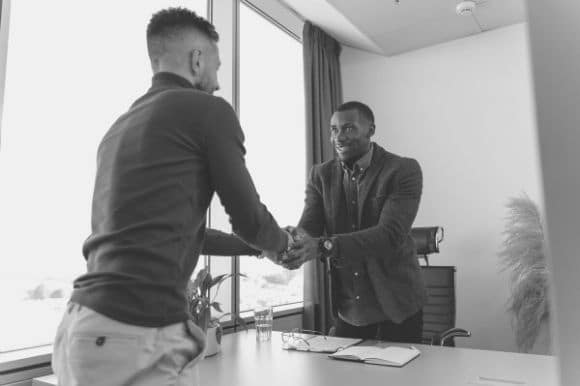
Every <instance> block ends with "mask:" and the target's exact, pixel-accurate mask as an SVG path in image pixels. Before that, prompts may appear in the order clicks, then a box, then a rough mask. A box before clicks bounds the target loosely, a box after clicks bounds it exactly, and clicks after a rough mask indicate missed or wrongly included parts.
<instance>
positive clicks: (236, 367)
mask: <svg viewBox="0 0 580 386" xmlns="http://www.w3.org/2000/svg"><path fill="white" fill-rule="evenodd" d="M281 346H282V340H281V338H280V333H279V332H274V333H273V334H272V341H271V342H267V343H257V342H256V339H255V331H254V330H250V331H247V332H239V333H235V334H230V335H226V336H224V338H223V342H222V352H221V353H219V354H218V355H216V356H213V357H210V358H206V359H204V360H203V361H202V362H201V364H200V366H199V369H200V378H201V384H202V385H212V386H232V385H236V386H272V385H276V386H278V385H288V386H297V385H312V386H326V385H328V386H339V385H349V386H350V385H355V386H367V385H389V386H406V385H409V386H420V385H429V386H466V385H477V383H470V382H473V381H476V380H477V377H478V376H486V377H495V378H501V379H509V380H513V381H522V382H526V383H525V385H527V386H557V384H558V383H557V377H556V358H554V357H551V356H545V355H531V354H517V353H508V352H501V351H486V350H472V349H464V348H455V347H434V346H424V345H416V347H417V348H418V349H419V350H421V356H419V357H418V358H417V359H415V360H413V361H412V362H410V363H409V364H408V365H407V366H405V367H403V368H395V367H386V366H376V365H367V364H363V363H357V362H348V361H338V360H333V359H330V358H328V356H327V355H326V354H316V353H307V352H297V351H286V350H283V349H282V348H281ZM44 380H45V383H40V382H38V381H37V382H36V383H33V384H34V385H54V381H53V383H48V381H49V380H50V378H49V377H44ZM53 380H54V378H53ZM502 385H504V386H512V384H508V383H504V384H502Z"/></svg>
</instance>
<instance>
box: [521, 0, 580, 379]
mask: <svg viewBox="0 0 580 386" xmlns="http://www.w3.org/2000/svg"><path fill="white" fill-rule="evenodd" d="M528 12H529V15H530V35H531V46H532V54H533V63H534V80H535V90H536V105H537V112H538V114H537V116H538V133H539V142H540V150H541V158H542V170H543V175H544V181H543V184H544V185H543V186H544V191H545V192H546V193H545V196H546V200H545V202H546V213H547V215H548V218H547V224H548V234H549V239H550V259H549V263H550V265H549V266H550V269H551V272H552V273H553V276H552V277H553V290H552V291H551V294H552V298H555V300H556V302H555V303H556V307H554V308H555V310H554V309H552V311H555V312H553V316H554V317H553V319H552V327H553V331H554V336H555V337H556V339H555V341H556V344H555V350H554V351H555V352H556V354H557V355H558V357H559V370H560V384H561V385H563V386H564V385H566V386H567V385H578V379H579V378H580V366H578V358H579V357H580V333H579V332H578V325H579V324H580V308H579V307H578V298H579V297H580V284H579V282H578V272H580V260H579V259H578V229H579V228H580V206H579V205H578V197H579V196H580V169H579V168H578V164H580V152H578V147H579V146H580V130H578V122H580V109H578V106H580V77H578V68H579V67H580V45H578V34H579V33H580V25H579V24H578V19H579V18H580V3H577V2H570V1H566V0H553V1H550V2H546V1H542V0H531V1H529V2H528Z"/></svg>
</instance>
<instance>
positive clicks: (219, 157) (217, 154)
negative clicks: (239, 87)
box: [207, 100, 287, 252]
mask: <svg viewBox="0 0 580 386" xmlns="http://www.w3.org/2000/svg"><path fill="white" fill-rule="evenodd" d="M217 107H218V108H217V110H216V111H215V112H214V117H213V118H214V119H215V126H214V127H211V129H210V130H208V132H207V143H208V161H209V162H208V163H209V172H210V177H211V180H212V183H213V186H214V187H215V190H216V192H217V194H218V196H219V198H220V201H221V203H222V205H223V206H224V208H225V210H226V213H227V214H228V215H229V217H230V222H231V224H232V229H233V231H234V233H236V234H237V235H238V236H240V237H241V238H242V239H243V240H244V241H245V242H246V243H247V244H249V245H251V246H252V247H253V248H255V249H260V250H267V251H275V252H278V251H281V250H284V249H285V248H286V246H287V238H286V235H285V233H284V232H283V231H282V230H281V229H280V227H279V226H278V224H277V223H276V221H275V220H274V218H273V217H272V215H271V214H270V212H269V211H268V210H267V209H266V207H265V206H264V205H263V204H262V203H261V202H260V199H259V197H258V193H257V192H256V188H255V186H254V183H253V181H252V178H251V176H250V173H249V172H248V170H247V168H246V164H245V159H244V156H245V149H244V146H243V142H244V136H243V133H242V130H241V128H240V126H239V122H238V120H237V118H236V116H235V114H234V112H233V110H231V107H230V106H229V105H227V104H226V103H225V102H223V101H221V100H220V101H218V106H217Z"/></svg>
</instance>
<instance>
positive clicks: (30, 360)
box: [0, 344, 52, 384]
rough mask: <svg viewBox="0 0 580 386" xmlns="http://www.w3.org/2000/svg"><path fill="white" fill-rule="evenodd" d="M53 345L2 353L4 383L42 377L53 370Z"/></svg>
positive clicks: (0, 358)
mask: <svg viewBox="0 0 580 386" xmlns="http://www.w3.org/2000/svg"><path fill="white" fill-rule="evenodd" d="M51 358H52V345H51V344H49V345H45V346H39V347H33V348H27V349H22V350H15V351H8V352H4V353H0V379H2V384H4V383H11V382H18V381H22V380H26V379H32V378H34V377H40V376H44V375H47V374H50V373H51V372H52V370H51V368H50V360H51Z"/></svg>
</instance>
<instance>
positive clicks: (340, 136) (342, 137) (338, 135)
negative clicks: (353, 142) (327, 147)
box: [335, 130, 346, 142]
mask: <svg viewBox="0 0 580 386" xmlns="http://www.w3.org/2000/svg"><path fill="white" fill-rule="evenodd" d="M335 139H336V141H337V142H344V141H345V140H346V133H345V132H344V130H339V131H338V132H337V133H336V135H335Z"/></svg>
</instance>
